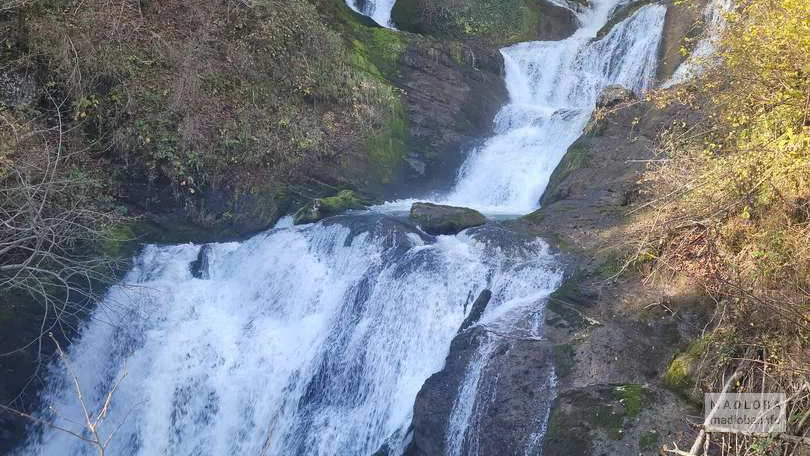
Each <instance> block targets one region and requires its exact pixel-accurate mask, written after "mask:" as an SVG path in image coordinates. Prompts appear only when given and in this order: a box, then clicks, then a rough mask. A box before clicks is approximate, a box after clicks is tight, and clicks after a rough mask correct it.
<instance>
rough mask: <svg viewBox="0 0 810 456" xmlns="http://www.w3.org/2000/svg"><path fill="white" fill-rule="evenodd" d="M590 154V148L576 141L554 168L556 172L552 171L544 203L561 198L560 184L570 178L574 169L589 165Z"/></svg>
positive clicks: (544, 194)
mask: <svg viewBox="0 0 810 456" xmlns="http://www.w3.org/2000/svg"><path fill="white" fill-rule="evenodd" d="M589 156H590V152H589V150H588V148H587V147H585V146H584V145H582V144H580V143H574V144H572V145H571V147H569V148H568V151H567V152H566V153H565V155H564V156H563V158H562V160H561V161H560V164H559V165H557V167H556V168H554V172H552V173H551V177H550V178H549V180H548V185H547V186H546V191H545V192H544V193H543V199H542V203H543V204H544V205H548V204H551V203H553V202H554V201H556V200H558V199H560V198H561V196H562V195H559V186H560V184H562V183H563V182H564V181H565V180H566V179H567V178H568V176H569V175H570V174H571V172H572V171H575V170H578V169H582V168H585V167H587V166H588V160H589Z"/></svg>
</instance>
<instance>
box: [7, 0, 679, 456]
mask: <svg viewBox="0 0 810 456" xmlns="http://www.w3.org/2000/svg"><path fill="white" fill-rule="evenodd" d="M390 3H392V2H390V1H388V2H382V1H379V2H371V1H368V2H365V3H364V5H365V6H364V8H365V11H367V12H370V14H372V16H373V17H374V18H375V20H377V21H378V22H380V23H384V24H388V22H389V19H388V14H389V12H390V6H391V5H390ZM594 3H595V6H594V7H593V8H592V9H589V10H587V11H585V12H583V13H582V22H583V24H584V25H583V28H582V29H581V30H580V31H579V32H577V33H576V34H575V35H574V36H573V37H571V38H569V39H567V40H563V41H559V42H532V43H523V44H518V45H515V46H512V47H509V48H506V49H504V50H503V55H504V59H505V61H506V83H507V86H508V89H509V93H510V102H509V104H508V105H507V106H505V107H504V108H503V109H502V110H501V112H500V113H499V114H498V116H497V118H496V120H495V122H496V134H495V136H493V137H492V138H491V139H490V140H488V141H487V142H486V143H485V144H484V145H482V146H481V147H479V148H478V149H476V150H474V151H472V152H471V153H470V155H469V158H468V159H467V160H466V162H465V164H464V166H463V167H462V169H461V170H460V172H459V175H458V180H457V183H456V186H455V188H454V189H453V190H452V191H451V192H450V193H449V194H448V195H445V196H444V197H442V198H440V199H439V200H440V201H443V202H450V203H456V204H464V205H468V206H472V207H478V208H481V209H484V210H485V211H487V212H489V213H509V214H517V213H523V212H526V211H528V210H531V209H534V208H535V207H536V206H537V201H538V199H539V198H540V196H541V194H542V191H543V189H544V187H545V185H546V183H547V181H548V178H549V175H550V174H551V172H552V170H553V169H554V167H555V166H556V165H557V163H558V162H559V160H560V158H561V157H562V155H563V154H564V152H565V150H566V148H567V147H568V145H570V143H572V142H573V141H574V140H575V139H576V137H577V136H579V134H580V131H581V129H582V127H583V126H584V125H585V122H587V120H588V117H589V116H590V114H591V111H592V110H593V108H594V104H595V99H596V96H597V94H598V93H599V91H600V90H601V89H602V88H603V87H605V86H606V85H608V84H612V83H620V84H624V85H626V86H628V87H631V88H633V89H634V90H643V89H645V88H646V87H648V86H649V85H650V83H651V79H652V74H654V71H655V58H656V55H655V54H656V50H657V48H658V41H659V39H660V34H661V33H660V32H661V28H662V24H663V16H664V11H665V10H664V8H663V7H662V6H655V5H650V6H645V7H643V8H641V9H639V11H637V12H636V13H635V14H634V15H633V16H632V17H631V18H629V19H627V20H625V21H624V22H622V23H621V24H619V25H617V26H616V27H615V28H614V30H613V31H611V32H610V33H609V34H608V35H607V36H606V37H605V38H604V39H602V40H599V41H594V40H593V39H592V38H593V36H595V33H596V31H597V30H598V29H599V28H600V27H601V26H602V25H603V24H604V23H605V22H606V21H607V19H608V15H609V13H610V11H612V10H613V9H614V8H615V6H616V4H617V3H618V0H602V1H599V0H595V1H594ZM353 6H355V7H357V5H353ZM368 8H371V9H368ZM402 204H404V203H403V202H399V203H392V204H389V205H382V206H380V207H377V208H374V210H372V211H368V212H364V213H358V214H352V215H347V216H341V217H336V218H332V219H329V220H327V221H324V222H321V223H317V224H313V225H308V226H303V227H291V226H289V224H287V223H282V224H279V226H278V227H277V228H275V229H272V230H269V231H268V232H266V233H263V234H260V235H257V236H255V237H253V238H252V239H250V240H248V241H245V242H242V243H226V244H211V245H208V246H205V247H203V246H199V245H192V244H184V245H173V246H155V245H151V246H147V247H145V249H144V250H143V252H142V253H141V254H140V255H139V256H138V257H137V258H136V259H135V264H134V267H133V269H132V271H131V272H129V273H128V274H127V276H126V277H125V278H124V280H123V281H122V282H121V283H120V284H118V285H117V286H115V287H113V288H112V289H111V290H110V291H109V293H108V296H107V297H106V298H105V299H104V300H103V302H102V303H100V305H99V306H98V308H97V309H96V310H95V311H94V313H93V315H92V318H91V319H90V320H89V321H88V322H87V323H86V324H85V326H84V327H83V328H82V329H81V335H80V337H79V339H78V340H77V341H75V343H74V344H73V345H72V346H71V347H70V349H69V351H68V360H69V362H70V364H71V367H72V372H73V373H74V374H75V376H76V378H77V379H79V381H80V384H81V388H82V392H83V395H84V402H85V404H86V405H87V406H88V407H89V408H91V409H92V410H95V409H97V408H98V407H99V406H100V405H101V404H103V402H104V400H105V397H106V395H107V393H108V392H109V391H110V390H111V389H113V387H114V386H115V393H114V395H113V397H112V402H111V404H110V408H109V411H108V414H107V416H106V418H105V420H104V423H103V425H102V426H100V434H101V435H102V436H103V437H105V438H106V436H107V435H112V438H111V440H110V443H109V446H108V451H107V454H108V455H145V456H151V455H161V454H171V455H231V454H240V455H241V454H267V455H284V456H287V455H323V456H331V455H363V456H364V455H368V454H371V453H373V452H374V451H376V450H377V449H378V448H380V446H381V445H383V444H386V445H388V447H389V448H392V449H394V452H393V453H392V454H395V453H396V450H399V449H401V448H402V445H403V441H404V439H405V435H406V433H407V429H408V426H409V424H410V422H411V414H412V411H413V404H414V400H415V398H416V395H417V392H418V391H419V389H420V388H421V386H422V384H423V382H424V381H425V379H427V378H428V377H429V376H430V375H431V374H432V373H434V372H437V371H438V370H440V369H441V368H442V366H443V363H444V360H445V357H446V356H447V354H448V350H449V346H450V342H451V340H452V339H453V337H454V336H455V334H456V331H457V329H458V327H459V325H460V324H461V322H462V321H463V319H464V317H465V313H466V312H467V302H466V300H465V298H466V297H468V296H476V295H477V294H478V293H479V292H480V291H481V290H482V289H484V288H487V289H490V290H491V291H492V293H493V294H492V299H491V301H490V304H489V305H488V307H487V309H486V312H485V313H484V316H483V317H482V319H481V321H480V322H479V325H486V326H487V327H493V328H498V329H499V332H500V333H509V334H512V335H513V336H515V337H522V336H523V335H525V336H526V337H539V336H541V334H540V333H539V331H540V328H541V327H542V325H541V324H539V323H538V321H537V320H536V319H534V318H529V316H533V315H536V314H537V312H538V311H542V307H543V303H544V299H545V298H546V297H547V296H548V294H549V293H551V292H552V291H553V290H554V289H555V288H556V287H557V286H558V285H559V283H560V281H561V273H560V271H559V270H558V267H557V265H556V262H555V260H554V257H553V256H552V255H551V254H550V253H549V251H548V246H547V245H546V244H545V243H544V242H542V241H540V240H536V239H533V238H531V237H530V236H528V235H521V234H518V233H513V232H508V231H507V230H505V229H502V228H501V227H500V226H499V225H497V224H488V225H485V226H483V227H479V228H475V229H471V230H467V231H465V232H463V233H461V234H459V235H457V236H438V237H432V236H427V235H425V234H424V233H422V232H421V231H419V230H417V229H416V228H414V227H413V226H410V225H409V224H408V222H407V221H405V220H402V219H400V218H397V217H396V216H392V215H391V213H392V212H395V211H396V209H397V208H398V207H399V206H398V205H402ZM192 264H193V267H192ZM526 325H529V328H526V327H525V326H526ZM494 340H495V339H493V341H494ZM493 343H494V342H493ZM492 346H493V345H492V344H490V343H487V344H483V345H482V346H481V347H482V348H481V349H480V351H479V353H478V356H477V358H476V361H475V362H474V363H472V364H471V366H470V367H469V368H468V373H467V378H466V379H465V381H464V383H463V385H462V387H461V388H460V391H459V395H458V397H457V398H456V399H455V405H454V408H453V413H452V415H453V416H452V417H451V423H449V428H450V429H451V435H450V436H449V437H448V439H449V444H450V445H449V446H450V448H452V449H453V451H454V452H455V454H459V452H460V451H462V450H461V448H462V445H468V447H469V443H466V444H465V443H464V442H465V441H466V442H470V441H473V440H475V438H476V432H475V431H474V429H475V423H477V420H478V418H479V417H480V413H481V411H482V410H483V409H484V408H486V407H485V405H486V402H485V400H486V392H485V391H482V390H481V388H480V386H481V384H483V383H486V382H485V379H486V377H487V375H488V371H487V368H488V362H487V359H488V358H489V354H490V352H489V351H488V350H489V349H487V347H492ZM72 381H73V377H72V376H71V375H70V374H69V373H68V372H66V370H65V369H64V367H63V366H62V365H61V364H59V363H57V364H54V365H53V366H51V367H50V374H49V381H48V385H47V388H46V390H45V392H44V393H43V396H42V399H43V403H44V404H46V405H48V406H50V408H46V409H44V410H42V411H41V412H40V415H39V416H41V417H42V419H44V420H49V421H51V420H52V421H53V422H54V423H55V424H56V425H59V426H62V427H65V428H69V429H80V428H81V426H78V427H77V425H76V423H77V422H78V423H81V422H82V421H83V418H82V415H83V412H82V408H81V404H80V403H79V402H78V401H77V398H76V394H75V391H74V389H73V384H72ZM482 382H483V383H482ZM538 387H540V386H538ZM543 388H553V379H552V378H550V379H549V382H548V385H545V386H543ZM547 413H548V410H538V411H537V417H538V425H537V429H536V431H535V432H534V434H533V435H532V437H531V439H530V440H531V445H534V446H537V445H538V442H540V441H541V439H542V433H543V429H544V426H545V421H546V418H547ZM471 430H472V431H471ZM528 451H530V449H527V452H528ZM531 451H534V450H531ZM96 453H97V451H96V449H95V448H93V447H92V446H91V445H88V444H87V443H86V442H82V441H80V440H78V439H76V438H75V437H74V436H70V435H67V434H65V433H63V432H60V431H58V430H54V429H52V428H48V427H45V428H41V429H37V430H34V431H32V434H31V437H30V438H29V441H28V442H27V443H26V446H25V448H23V449H21V450H20V454H26V455H27V454H42V455H54V456H56V455H59V456H61V455H77V456H78V455H90V454H96Z"/></svg>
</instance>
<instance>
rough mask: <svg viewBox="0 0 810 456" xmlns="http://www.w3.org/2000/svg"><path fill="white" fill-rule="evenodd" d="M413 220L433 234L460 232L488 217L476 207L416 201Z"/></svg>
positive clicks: (483, 221) (413, 208)
mask: <svg viewBox="0 0 810 456" xmlns="http://www.w3.org/2000/svg"><path fill="white" fill-rule="evenodd" d="M410 218H411V220H413V221H414V222H416V223H417V224H419V227H420V228H422V230H424V231H425V232H426V233H429V234H433V235H437V236H438V235H440V234H458V233H459V232H461V231H462V230H465V229H467V228H471V227H474V226H480V225H483V224H484V223H486V221H487V219H486V217H484V216H483V215H482V214H481V213H480V212H478V211H476V210H475V209H469V208H466V207H455V206H442V205H439V204H432V203H414V204H413V206H411V214H410Z"/></svg>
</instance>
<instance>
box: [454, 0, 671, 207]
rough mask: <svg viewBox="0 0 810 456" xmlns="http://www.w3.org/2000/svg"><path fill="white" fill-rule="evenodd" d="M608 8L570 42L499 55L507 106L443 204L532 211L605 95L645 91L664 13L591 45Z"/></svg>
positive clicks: (651, 9) (650, 13)
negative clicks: (611, 90) (609, 90)
mask: <svg viewBox="0 0 810 456" xmlns="http://www.w3.org/2000/svg"><path fill="white" fill-rule="evenodd" d="M610 8H611V5H610V2H602V3H600V4H598V6H597V10H596V11H593V12H591V14H590V15H586V16H585V17H584V20H585V21H594V22H586V23H585V25H584V26H583V28H582V29H580V30H579V31H578V32H577V33H576V34H575V35H574V36H573V37H571V38H569V39H567V40H562V41H555V42H532V43H521V44H517V45H515V46H512V47H509V48H506V49H504V50H503V51H502V53H503V56H504V60H505V64H506V86H507V88H508V90H509V98H510V102H509V104H508V105H506V106H504V108H503V109H501V111H500V112H499V113H498V116H497V117H496V119H495V132H496V135H495V136H493V137H492V138H490V139H489V140H487V141H486V142H485V143H484V144H483V145H481V146H480V147H479V148H477V149H475V150H473V151H472V152H471V154H470V156H469V158H468V159H467V160H466V162H465V163H464V165H463V167H462V168H461V171H460V172H459V176H458V181H457V183H456V186H455V188H454V189H453V190H452V191H451V192H450V194H449V195H447V196H446V197H445V198H443V201H442V202H444V203H447V204H453V205H458V206H468V207H474V208H477V209H479V210H481V211H483V212H485V213H489V214H525V213H527V212H531V211H532V210H534V209H537V207H538V204H539V200H540V197H541V196H542V195H543V191H544V190H545V188H546V185H547V184H548V180H549V178H550V177H551V173H552V172H553V171H554V168H556V167H557V164H558V163H559V162H560V160H561V159H562V157H563V155H565V152H566V151H567V150H568V146H570V145H571V143H573V142H574V141H575V140H576V139H577V138H578V137H579V136H580V134H581V133H582V129H583V128H584V126H585V125H586V123H587V122H588V119H590V116H591V113H592V112H593V110H594V108H595V106H596V98H597V97H598V96H599V93H600V92H601V91H602V89H604V88H605V87H606V86H608V85H610V84H621V85H623V86H625V87H628V88H630V89H632V90H634V91H636V92H641V91H644V90H646V89H647V88H649V87H650V85H651V84H652V83H653V82H654V81H653V78H654V76H655V70H656V66H657V50H658V45H659V43H660V37H661V31H662V29H663V24H664V15H665V13H666V9H665V8H664V7H663V6H659V5H649V6H645V7H642V8H641V9H639V11H637V12H636V14H634V15H633V16H632V18H630V19H629V20H627V21H625V22H624V23H622V24H620V25H619V26H617V27H614V28H613V30H612V31H611V32H610V33H609V34H608V35H607V36H606V37H605V38H603V39H602V40H599V41H592V40H591V38H592V37H593V36H594V34H595V31H596V30H598V29H599V27H601V24H602V23H603V21H604V20H605V19H606V16H605V15H603V14H601V11H604V10H606V9H610ZM600 10H601V11H600ZM596 24H598V26H597V25H596Z"/></svg>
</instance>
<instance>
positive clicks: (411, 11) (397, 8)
mask: <svg viewBox="0 0 810 456" xmlns="http://www.w3.org/2000/svg"><path fill="white" fill-rule="evenodd" d="M391 18H392V20H393V21H394V23H395V24H396V25H397V27H398V28H400V29H401V30H406V31H409V32H414V33H421V34H424V35H432V36H435V37H437V38H446V39H455V40H467V39H473V40H483V41H487V42H490V43H492V44H495V45H498V46H505V45H510V44H514V43H519V42H522V41H532V40H559V39H563V38H566V37H568V36H570V35H571V34H572V33H574V31H575V30H576V28H577V26H578V21H577V19H576V15H575V14H574V13H573V12H572V11H570V10H568V9H566V8H562V7H560V6H557V5H553V4H551V3H548V2H545V1H537V0H475V1H473V0H464V1H451V0H398V1H397V3H396V4H395V5H394V9H393V11H392V12H391Z"/></svg>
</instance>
